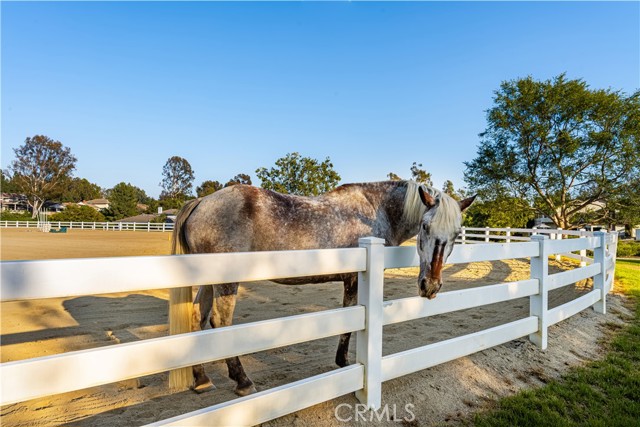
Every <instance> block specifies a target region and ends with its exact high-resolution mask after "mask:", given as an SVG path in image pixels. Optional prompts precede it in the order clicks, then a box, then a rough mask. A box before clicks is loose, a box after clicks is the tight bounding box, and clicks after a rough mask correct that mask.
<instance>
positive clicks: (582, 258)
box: [578, 228, 587, 267]
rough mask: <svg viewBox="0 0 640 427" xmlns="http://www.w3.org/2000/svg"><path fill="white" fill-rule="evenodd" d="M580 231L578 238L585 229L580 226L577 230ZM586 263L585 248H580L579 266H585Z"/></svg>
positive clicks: (582, 235) (583, 234)
mask: <svg viewBox="0 0 640 427" xmlns="http://www.w3.org/2000/svg"><path fill="white" fill-rule="evenodd" d="M578 231H579V232H580V238H582V237H584V236H585V235H586V234H585V231H587V230H585V229H584V228H581V229H579V230H578ZM586 265H587V250H586V249H580V267H585V266H586Z"/></svg>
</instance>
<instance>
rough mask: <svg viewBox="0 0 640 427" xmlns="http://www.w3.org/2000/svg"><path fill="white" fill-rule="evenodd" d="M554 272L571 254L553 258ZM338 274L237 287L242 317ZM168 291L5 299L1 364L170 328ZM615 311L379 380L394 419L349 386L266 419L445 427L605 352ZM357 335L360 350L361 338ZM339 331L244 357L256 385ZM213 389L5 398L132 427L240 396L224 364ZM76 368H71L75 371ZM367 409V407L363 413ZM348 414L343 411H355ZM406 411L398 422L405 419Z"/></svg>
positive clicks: (503, 312)
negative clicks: (377, 414)
mask: <svg viewBox="0 0 640 427" xmlns="http://www.w3.org/2000/svg"><path fill="white" fill-rule="evenodd" d="M0 238H1V239H2V243H1V247H2V254H1V255H2V259H3V260H9V259H37V258H61V257H92V256H121V255H150V254H165V253H168V252H169V234H168V233H145V232H102V231H100V232H99V231H95V232H94V231H76V230H70V233H68V234H66V235H65V234H59V235H55V234H53V235H48V234H45V233H40V232H37V231H33V230H31V231H27V230H10V229H2V230H1V231H0ZM550 264H551V266H552V270H553V271H559V270H560V269H566V268H573V265H572V264H561V263H557V262H550ZM444 276H445V286H444V289H443V291H447V290H455V289H463V288H472V287H478V286H483V285H489V284H495V283H500V282H507V281H514V280H520V279H523V278H528V277H529V264H528V261H527V260H512V261H498V262H481V263H472V264H463V265H454V266H448V267H447V268H446V270H445V275H444ZM416 277H417V270H416V269H402V270H388V271H387V273H386V280H385V298H386V299H395V298H402V297H406V296H414V295H416V284H415V281H416ZM590 286H591V284H590V283H580V284H577V285H576V286H573V287H572V286H569V287H565V288H562V289H558V290H556V291H553V292H552V293H551V296H550V306H551V307H554V306H557V305H559V304H562V303H564V302H566V301H569V300H570V299H573V298H575V297H577V296H579V295H580V294H582V293H584V292H587V291H589V289H590ZM341 287H342V285H341V284H340V283H329V284H324V285H306V286H286V285H277V284H273V283H268V282H255V283H248V284H244V285H242V286H241V288H240V293H239V302H238V305H237V308H236V313H235V322H236V323H246V322H252V321H256V320H263V319H269V318H274V317H282V316H288V315H294V314H300V313H305V312H313V311H319V310H324V309H328V308H336V307H339V306H340V302H341V299H342V296H341V292H342V290H341ZM166 300H167V293H166V292H165V291H154V292H137V293H131V294H110V295H100V296H88V297H79V298H64V299H49V300H39V301H32V302H10V303H3V304H2V305H1V307H0V308H1V333H2V337H1V339H2V342H1V344H2V346H1V360H2V362H8V361H14V360H20V359H25V358H32V357H40V356H46V355H51V354H56V353H61V352H66V351H73V350H81V349H86V348H92V347H99V346H107V345H117V344H118V343H125V342H131V341H136V340H140V339H146V338H153V337H159V336H163V335H166V334H167V302H166ZM608 308H609V310H608V314H606V315H602V314H598V313H595V312H594V311H593V310H591V309H587V310H585V311H583V312H581V313H579V314H577V315H576V316H574V317H572V318H570V319H568V320H566V321H564V322H561V323H560V324H558V325H555V326H553V327H552V328H550V331H549V348H548V349H547V350H546V351H541V350H539V349H538V348H536V347H535V346H534V345H532V344H531V343H530V342H529V341H528V340H526V339H520V340H516V341H512V342H509V343H507V344H504V345H501V346H498V347H494V348H491V349H488V350H485V351H483V352H480V353H476V354H474V355H472V356H469V357H463V358H461V359H457V360H455V361H453V362H449V363H446V364H443V365H439V366H437V367H434V368H431V369H427V370H423V371H420V372H417V373H414V374H411V375H407V376H404V377H401V378H397V379H395V380H392V381H388V382H386V383H384V384H383V388H382V392H383V395H382V403H383V405H385V404H386V405H388V407H389V410H390V413H391V414H393V413H394V408H395V419H389V420H386V419H384V418H383V420H382V421H381V422H379V421H377V419H376V418H373V420H374V421H372V422H369V421H362V420H361V419H360V420H359V419H356V416H355V415H356V414H355V412H354V411H353V410H349V408H350V407H354V406H355V405H356V404H357V400H356V399H355V397H354V396H353V395H347V396H343V397H340V398H338V399H334V400H332V401H329V402H325V403H322V404H319V405H316V406H313V407H311V408H308V409H305V410H302V411H299V412H297V413H295V414H291V415H288V416H285V417H282V418H280V419H277V420H274V421H271V422H269V423H266V424H265V425H268V426H290V425H297V426H309V425H311V426H333V425H365V424H366V425H396V426H397V425H399V424H400V425H410V426H428V425H449V424H458V423H459V421H461V420H463V419H465V418H466V417H468V416H469V415H470V414H472V413H473V412H474V411H476V410H478V409H480V408H484V407H487V406H488V405H490V404H491V402H492V401H494V400H495V399H496V398H499V397H501V396H506V395H511V394H513V393H515V392H516V391H518V390H520V389H522V388H528V387H535V386H539V385H542V384H544V383H546V382H548V381H549V379H551V378H557V377H558V376H560V375H561V374H562V373H563V372H566V371H567V369H569V368H570V367H572V366H576V365H580V364H583V363H585V362H586V361H588V360H592V359H595V358H598V357H600V356H601V354H602V350H601V348H600V346H599V345H598V343H599V342H600V341H602V340H603V339H606V338H607V335H608V334H609V333H610V330H611V324H612V323H615V324H620V323H622V322H623V321H624V318H626V317H627V316H629V313H628V311H627V310H626V309H625V307H624V301H623V300H622V299H621V297H620V296H617V295H611V297H610V298H609V299H608ZM528 314H529V301H528V299H527V298H522V299H518V300H514V301H509V302H504V303H498V304H493V305H489V306H485V307H480V308H474V309H469V310H464V311H459V312H455V313H448V314H444V315H439V316H434V317H429V318H426V319H420V320H416V321H411V322H404V323H400V324H396V325H391V326H388V327H385V329H384V342H383V352H384V354H385V355H386V354H391V353H395V352H398V351H403V350H407V349H409V348H414V347H418V346H421V345H425V344H428V343H432V342H436V341H441V340H444V339H448V338H453V337H456V336H460V335H465V334H468V333H472V332H476V331H479V330H482V329H486V328H488V327H492V326H497V325H500V324H503V323H507V322H510V321H514V320H517V319H520V318H523V317H527V316H528ZM353 341H354V340H352V344H351V350H352V351H351V359H352V360H353V358H354V354H353V351H354V349H355V343H354V342H353ZM336 345H337V337H332V338H327V339H322V340H316V341H312V342H308V343H304V344H298V345H294V346H288V347H282V348H278V349H275V350H271V351H266V352H261V353H256V354H251V355H247V356H244V357H241V360H242V361H243V364H244V366H245V368H246V370H247V373H248V374H249V375H250V376H251V377H252V379H253V380H254V381H255V383H256V386H257V387H258V389H259V390H265V389H268V388H271V387H275V386H278V385H282V384H286V383H289V382H292V381H296V380H299V379H302V378H305V377H308V376H311V375H316V374H320V373H322V372H327V371H330V370H332V369H334V368H335V365H334V363H333V359H334V356H335V349H336ZM206 370H207V372H208V373H209V374H210V376H211V377H212V378H213V380H214V382H215V383H216V386H217V387H218V388H217V390H214V391H212V392H209V393H204V394H201V395H196V394H194V393H192V392H190V391H184V392H180V393H170V392H169V391H168V390H167V388H166V383H167V374H166V373H165V374H157V375H152V376H148V377H143V378H140V379H137V380H131V381H125V382H121V383H116V384H110V385H105V386H101V387H95V388H91V389H85V390H80V391H76V392H72V393H65V394H60V395H55V396H51V397H47V398H42V399H34V400H31V401H27V402H23V403H18V404H14V405H7V406H4V407H2V410H1V419H0V421H1V423H2V425H3V426H53V425H61V424H66V425H74V426H130V425H142V424H147V423H151V422H154V421H159V420H162V419H165V418H168V417H172V416H176V415H179V414H183V413H186V412H189V411H193V410H196V409H200V408H204V407H207V406H210V405H213V404H216V403H219V402H224V401H227V400H230V399H233V398H235V395H234V394H233V388H234V383H233V382H232V381H231V380H229V379H228V378H227V375H226V366H225V365H224V362H213V363H209V364H207V365H206ZM70 375H72V373H70ZM367 417H369V415H367ZM347 419H349V421H348V422H341V421H340V420H347ZM403 419H405V421H403V422H402V423H399V422H398V421H402V420H403Z"/></svg>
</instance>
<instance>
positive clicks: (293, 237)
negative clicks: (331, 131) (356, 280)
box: [186, 185, 375, 253]
mask: <svg viewBox="0 0 640 427" xmlns="http://www.w3.org/2000/svg"><path fill="white" fill-rule="evenodd" d="M345 196H348V197H345V198H344V199H343V200H340V199H337V198H336V197H301V196H292V195H286V194H280V193H276V192H273V191H269V190H265V189H262V188H257V187H253V186H248V185H234V186H232V187H227V188H225V189H223V190H220V191H217V192H215V193H213V194H211V195H209V196H207V197H204V198H203V199H202V200H201V201H200V203H199V205H198V206H197V208H196V209H194V211H193V213H192V214H191V216H190V217H189V218H188V220H187V222H186V227H187V228H186V235H187V241H188V244H189V247H190V249H191V251H192V252H194V253H211V252H247V251H265V250H287V249H316V248H329V247H344V246H353V245H355V244H356V242H357V238H358V237H359V236H361V235H365V234H367V233H370V232H371V225H370V223H371V222H372V221H374V218H375V212H374V211H373V210H372V209H370V207H369V206H367V205H368V204H367V201H366V199H365V198H364V197H363V196H362V195H360V194H358V193H357V191H350V194H349V195H345ZM344 200H347V202H344Z"/></svg>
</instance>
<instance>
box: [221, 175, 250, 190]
mask: <svg viewBox="0 0 640 427" xmlns="http://www.w3.org/2000/svg"><path fill="white" fill-rule="evenodd" d="M236 184H246V185H251V177H250V176H249V175H247V174H246V173H239V174H238V175H236V176H234V177H233V178H231V179H230V180H229V181H228V182H227V183H226V184H225V185H224V186H225V187H230V186H232V185H236Z"/></svg>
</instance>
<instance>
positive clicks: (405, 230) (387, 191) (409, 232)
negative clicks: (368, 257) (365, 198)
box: [376, 182, 420, 246]
mask: <svg viewBox="0 0 640 427" xmlns="http://www.w3.org/2000/svg"><path fill="white" fill-rule="evenodd" d="M383 188H384V191H383V192H382V197H380V198H379V201H378V205H377V206H376V208H377V209H380V208H383V209H384V211H385V214H386V217H387V222H388V229H387V230H386V233H385V234H386V236H385V240H387V242H388V243H389V244H390V245H393V246H397V245H400V244H401V243H402V242H404V241H405V240H408V239H410V238H411V237H413V236H415V235H416V234H418V231H419V229H420V221H415V223H409V222H408V221H407V220H406V219H405V216H404V210H403V208H404V199H405V196H406V192H407V187H406V186H401V185H398V184H397V183H394V182H385V183H384V185H383Z"/></svg>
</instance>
